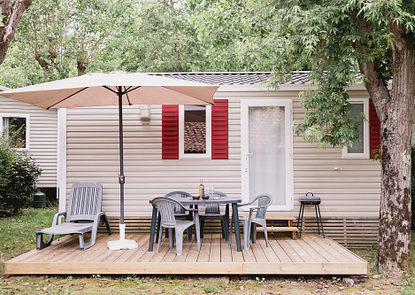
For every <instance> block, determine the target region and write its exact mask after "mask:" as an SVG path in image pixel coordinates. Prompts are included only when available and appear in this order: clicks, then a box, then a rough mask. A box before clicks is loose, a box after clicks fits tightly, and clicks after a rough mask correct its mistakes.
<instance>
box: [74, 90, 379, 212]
mask: <svg viewBox="0 0 415 295" xmlns="http://www.w3.org/2000/svg"><path fill="white" fill-rule="evenodd" d="M297 94H298V92H297V91H291V92H289V91H279V92H267V91H260V92H252V91H244V92H232V91H219V92H217V94H216V95H215V97H216V98H227V99H229V159H228V160H208V159H200V160H195V159H186V160H162V159H161V106H152V107H151V121H150V125H149V126H143V125H142V124H141V121H139V120H138V118H139V109H138V106H132V107H128V106H124V162H125V176H126V185H125V193H126V194H125V197H126V205H125V215H126V216H150V214H151V206H150V205H149V203H148V201H149V199H151V198H153V197H154V196H157V195H164V194H166V193H167V192H169V191H172V190H185V191H188V192H190V193H192V194H197V192H198V185H199V180H200V179H201V178H203V181H204V183H205V186H209V187H211V186H213V187H214V188H215V189H217V190H221V191H224V192H226V194H228V195H229V196H239V195H240V193H241V160H240V158H241V148H240V145H241V124H240V120H241V115H240V114H241V112H240V105H241V104H240V101H241V98H243V97H250V98H252V97H270V98H274V97H281V98H292V99H293V100H294V104H293V108H294V110H293V113H294V114H293V115H294V121H295V120H300V119H301V118H302V116H303V111H302V110H301V107H300V105H299V102H298V99H297V98H296V96H297ZM362 95H364V96H362ZM351 96H352V97H368V96H367V94H366V93H363V92H362V93H358V92H356V93H351ZM293 150H294V157H293V159H294V208H293V210H292V211H290V212H271V213H270V214H278V215H295V216H296V215H297V214H298V210H299V206H298V197H300V196H302V195H304V194H305V193H306V192H308V191H312V192H314V194H315V195H318V196H320V197H321V198H322V200H323V201H322V205H321V210H322V215H323V217H334V218H335V217H350V218H356V217H359V218H360V217H370V218H376V217H377V216H378V206H379V194H380V165H379V163H378V162H374V161H372V160H369V159H368V160H343V159H342V158H341V149H340V148H331V147H328V148H325V149H319V148H317V146H316V144H310V143H308V142H305V141H304V140H302V139H301V138H294V149H293ZM334 167H342V170H339V171H335V170H334ZM118 173H119V146H118V109H117V107H96V108H72V109H68V110H67V187H68V190H67V192H69V190H70V187H71V185H72V184H73V183H74V182H77V181H98V182H101V183H102V184H103V185H104V201H103V207H104V208H103V209H104V211H105V212H106V213H107V214H108V216H114V217H117V216H119V184H118ZM67 195H68V194H67ZM310 209H311V208H309V209H308V210H307V212H306V215H309V216H312V213H313V212H312V211H311V210H310Z"/></svg>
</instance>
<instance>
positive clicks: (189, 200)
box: [148, 197, 242, 252]
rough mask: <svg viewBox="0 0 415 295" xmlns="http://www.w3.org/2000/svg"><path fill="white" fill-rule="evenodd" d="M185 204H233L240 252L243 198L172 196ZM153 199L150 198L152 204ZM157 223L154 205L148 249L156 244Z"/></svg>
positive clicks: (237, 244)
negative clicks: (204, 198) (240, 222)
mask: <svg viewBox="0 0 415 295" xmlns="http://www.w3.org/2000/svg"><path fill="white" fill-rule="evenodd" d="M172 199H175V200H177V201H179V202H180V203H182V204H183V205H194V206H195V208H197V206H198V205H206V204H227V205H229V204H231V205H232V218H233V223H234V226H235V240H236V249H237V250H238V252H241V251H242V247H241V233H240V231H239V216H238V206H237V205H238V203H241V202H242V199H241V198H236V197H226V198H214V199H208V200H193V199H192V198H172ZM151 202H152V200H150V204H151ZM156 223H157V209H156V208H155V207H154V206H153V213H152V215H151V230H150V242H149V245H148V251H150V252H151V251H153V245H154V236H155V233H156Z"/></svg>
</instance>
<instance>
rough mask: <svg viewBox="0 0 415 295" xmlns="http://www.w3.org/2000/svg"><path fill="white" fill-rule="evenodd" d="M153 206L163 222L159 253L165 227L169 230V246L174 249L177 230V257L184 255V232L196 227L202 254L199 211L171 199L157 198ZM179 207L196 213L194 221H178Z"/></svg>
mask: <svg viewBox="0 0 415 295" xmlns="http://www.w3.org/2000/svg"><path fill="white" fill-rule="evenodd" d="M152 204H153V206H154V207H155V208H156V209H157V210H158V212H159V214H160V217H161V221H160V231H159V236H158V244H157V253H159V251H160V244H161V236H162V234H163V227H164V228H166V229H169V245H170V247H171V248H173V247H174V238H173V229H174V230H175V237H176V245H177V246H176V251H177V255H178V256H180V255H182V248H183V232H184V231H185V230H186V229H187V228H189V227H190V226H192V225H194V226H195V232H196V234H195V235H196V241H197V250H198V251H199V252H200V237H199V234H200V230H199V212H198V210H197V209H192V208H186V207H185V206H183V204H182V203H180V202H179V201H176V200H174V199H171V198H166V197H157V198H154V199H153V200H152ZM177 206H179V207H180V208H181V209H183V210H184V211H190V212H193V213H194V219H193V220H182V219H176V216H175V209H176V208H177Z"/></svg>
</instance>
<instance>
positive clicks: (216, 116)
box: [212, 99, 228, 159]
mask: <svg viewBox="0 0 415 295" xmlns="http://www.w3.org/2000/svg"><path fill="white" fill-rule="evenodd" d="M214 103H215V105H214V106H212V159H228V100H227V99H215V100H214Z"/></svg>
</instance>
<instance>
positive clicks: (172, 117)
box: [161, 105, 179, 159]
mask: <svg viewBox="0 0 415 295" xmlns="http://www.w3.org/2000/svg"><path fill="white" fill-rule="evenodd" d="M162 113H163V115H162V121H161V125H162V140H161V141H162V159H178V158H179V106H178V105H163V107H162Z"/></svg>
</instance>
